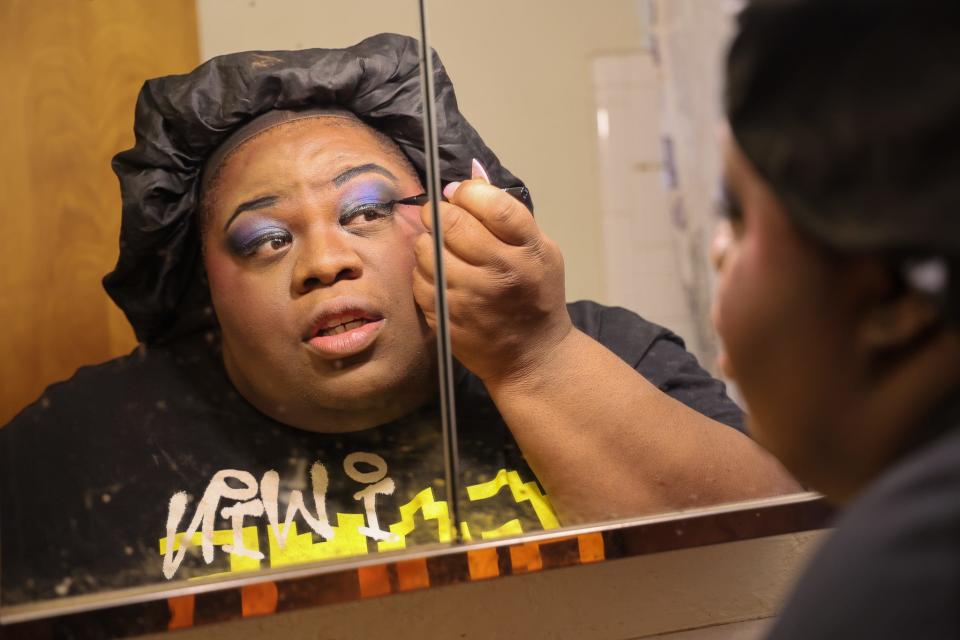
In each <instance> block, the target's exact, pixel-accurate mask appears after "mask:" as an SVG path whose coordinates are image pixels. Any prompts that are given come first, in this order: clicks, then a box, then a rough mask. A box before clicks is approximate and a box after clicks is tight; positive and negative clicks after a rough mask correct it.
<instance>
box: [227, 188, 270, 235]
mask: <svg viewBox="0 0 960 640" xmlns="http://www.w3.org/2000/svg"><path fill="white" fill-rule="evenodd" d="M279 199H280V198H278V197H277V196H263V197H262V198H254V199H253V200H247V201H246V202H242V203H241V204H240V205H239V206H238V207H237V208H236V209H234V210H233V214H232V215H231V216H230V219H229V220H227V224H225V225H223V230H224V231H226V230H227V228H228V227H229V226H230V223H231V222H233V220H234V218H236V217H237V216H238V215H240V214H241V213H243V212H244V211H256V210H257V209H266V208H267V207H272V206H273V205H275V204H276V203H277V200H279Z"/></svg>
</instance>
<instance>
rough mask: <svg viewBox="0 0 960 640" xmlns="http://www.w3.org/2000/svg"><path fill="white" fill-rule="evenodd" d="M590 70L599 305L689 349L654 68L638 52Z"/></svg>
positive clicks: (690, 332)
mask: <svg viewBox="0 0 960 640" xmlns="http://www.w3.org/2000/svg"><path fill="white" fill-rule="evenodd" d="M592 70H593V85H594V99H595V103H596V108H597V125H598V126H597V129H598V131H597V146H598V149H597V153H598V161H599V172H598V173H599V176H600V203H601V205H600V213H601V220H602V222H601V227H602V237H603V243H604V252H603V261H604V265H603V266H604V278H605V281H606V286H607V299H608V300H610V301H612V302H614V303H616V304H618V305H621V306H625V307H628V308H630V309H633V310H634V311H637V312H638V313H640V315H642V316H644V317H645V318H647V319H648V320H652V321H653V322H657V323H659V324H662V325H665V326H667V327H670V328H671V329H672V330H673V331H675V332H676V333H678V334H680V336H681V337H683V338H685V339H686V340H687V341H688V343H689V342H691V338H692V337H693V336H695V329H694V327H693V320H692V318H691V313H690V309H689V307H688V305H687V303H686V300H685V296H684V293H683V291H682V286H681V283H680V269H679V263H678V257H677V251H676V247H675V242H674V240H673V238H672V236H673V233H674V232H673V229H672V225H671V222H670V215H669V194H668V192H667V190H666V189H665V188H664V181H663V178H662V173H663V161H662V158H661V156H662V153H661V148H662V144H661V139H662V131H663V127H662V121H663V117H662V114H661V106H660V103H661V97H662V93H663V91H662V88H661V79H660V77H659V70H658V67H657V64H656V61H655V60H654V58H653V56H652V55H651V54H650V53H644V52H640V53H626V54H611V55H602V56H597V57H595V58H594V60H593V67H592ZM689 346H690V347H691V348H695V347H696V345H694V344H689Z"/></svg>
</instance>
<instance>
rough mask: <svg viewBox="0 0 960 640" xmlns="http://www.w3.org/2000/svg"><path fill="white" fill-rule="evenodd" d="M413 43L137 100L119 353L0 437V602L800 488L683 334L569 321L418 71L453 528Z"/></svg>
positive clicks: (558, 267)
mask: <svg viewBox="0 0 960 640" xmlns="http://www.w3.org/2000/svg"><path fill="white" fill-rule="evenodd" d="M416 47H417V45H416V42H415V41H412V40H410V39H409V38H404V37H400V36H391V35H382V36H376V37H373V38H370V39H368V40H366V41H364V42H362V43H360V44H359V45H356V46H355V47H352V48H349V49H344V50H311V51H301V52H270V53H242V54H235V55H230V56H224V57H221V58H217V59H214V60H213V61H211V62H209V63H206V64H204V65H202V66H201V67H200V68H199V69H197V70H195V71H194V72H193V73H191V74H188V75H184V76H172V77H168V78H161V79H158V80H153V81H150V82H148V83H147V84H146V85H145V87H144V89H143V91H142V93H141V96H140V100H139V101H138V107H137V118H136V125H135V126H136V132H137V144H136V146H135V147H134V148H133V149H131V150H129V151H126V152H123V153H121V154H119V155H118V156H117V157H116V158H115V160H114V168H115V170H116V172H117V174H118V176H119V177H120V180H121V188H122V192H123V203H124V209H123V214H124V219H123V226H122V230H121V253H120V258H119V261H118V264H117V267H116V269H115V270H114V271H113V272H112V273H111V274H109V275H108V276H107V277H106V278H105V281H104V284H105V287H106V289H107V291H108V293H110V295H111V296H112V297H113V299H114V300H115V301H116V302H117V303H118V304H119V305H120V306H121V308H123V309H124V311H125V312H126V313H127V316H128V318H129V319H130V321H131V324H132V325H133V326H134V329H135V331H136V332H137V335H138V337H139V338H140V340H141V342H142V346H141V347H140V348H139V349H138V350H137V351H135V352H134V353H132V354H130V355H129V356H126V357H124V358H120V359H118V360H115V361H111V362H108V363H105V364H103V365H98V366H95V367H86V368H83V369H81V370H80V371H78V372H77V374H76V375H75V376H74V377H72V378H71V379H70V380H68V381H66V382H63V383H60V384H57V385H54V386H52V387H50V388H49V389H48V390H47V391H46V392H45V393H44V395H43V396H42V397H41V399H40V400H39V401H38V402H37V403H35V404H34V405H32V406H31V407H29V408H27V409H26V410H25V411H24V412H22V413H21V414H20V415H19V416H18V417H17V418H16V419H15V420H14V421H13V423H11V424H10V425H8V426H7V427H5V428H4V429H3V430H2V431H0V445H2V451H0V454H2V469H3V471H2V473H3V480H4V483H3V496H2V498H3V503H2V514H3V531H2V547H0V551H2V553H3V572H4V575H3V577H4V580H3V589H4V592H3V596H4V601H5V602H7V603H17V602H25V601H28V600H30V599H35V598H45V597H53V596H54V595H70V594H77V593H84V592H89V591H96V590H98V589H103V588H108V587H117V586H131V585H136V584H142V583H144V582H153V581H161V580H164V579H174V578H186V577H195V576H205V575H210V574H212V573H223V572H242V571H249V570H254V569H257V568H262V567H268V566H271V567H278V566H285V565H289V564H294V563H298V562H306V561H310V560H320V559H329V558H335V557H343V556H349V555H356V554H363V553H372V552H377V551H385V550H396V549H402V548H406V547H410V546H413V545H416V544H420V543H424V542H437V541H440V542H445V541H449V540H451V539H452V538H453V534H452V530H453V529H454V528H455V529H456V531H457V533H458V534H459V537H460V538H462V539H467V540H470V539H474V540H479V539H489V538H495V537H499V536H504V535H512V534H516V533H521V532H524V531H530V530H536V529H542V528H553V527H556V526H559V525H561V524H565V523H574V522H583V521H587V520H597V519H608V518H611V517H623V516H630V515H637V514H640V513H649V512H651V511H664V510H674V509H680V508H684V507H690V506H696V505H703V504H709V503H716V502H724V501H731V500H736V499H739V498H750V497H756V496H760V495H767V494H771V493H782V492H785V491H789V490H792V489H794V488H795V485H794V484H793V482H792V480H790V479H789V478H788V477H787V476H786V475H785V473H784V472H783V471H782V469H781V468H780V467H779V465H778V464H777V463H776V462H775V461H774V460H773V459H772V457H770V456H769V455H768V454H766V453H765V452H764V451H762V450H761V449H760V448H759V447H757V446H756V445H754V444H753V443H752V441H751V440H750V439H748V438H747V437H746V436H744V435H743V434H742V433H741V432H740V431H739V430H738V429H737V428H731V427H739V426H740V419H741V415H740V412H739V410H738V409H737V407H736V406H735V405H734V404H733V403H732V402H731V401H730V400H729V399H728V398H727V397H726V395H725V393H724V391H723V385H722V384H721V383H720V382H718V381H716V380H714V379H712V378H711V377H710V376H709V375H708V374H707V373H706V372H705V371H703V370H702V369H701V368H700V367H699V366H697V364H696V361H695V360H694V358H693V357H692V356H691V355H690V354H689V353H687V352H686V351H685V350H684V349H683V346H682V342H681V341H680V340H679V339H678V338H677V337H676V336H674V335H673V334H671V333H669V332H668V331H667V330H665V329H663V328H661V327H657V326H656V325H652V324H650V323H648V322H646V321H644V320H642V319H641V318H639V317H638V316H636V315H635V314H632V313H630V312H628V311H626V310H623V309H616V308H609V307H603V306H601V305H598V304H595V303H589V302H581V303H576V304H572V305H569V307H568V306H567V305H566V304H565V300H564V291H563V265H562V259H561V257H560V253H559V251H558V250H557V248H556V246H555V245H554V244H553V243H552V242H551V241H550V240H549V239H548V238H546V237H545V236H543V234H542V233H541V232H540V231H539V229H538V227H537V225H536V223H535V222H534V218H533V217H532V216H531V214H530V210H529V209H528V208H527V206H526V205H525V204H524V203H522V202H521V201H519V200H516V199H514V198H513V197H512V196H510V195H508V194H506V193H504V192H503V191H501V190H500V189H499V188H498V187H507V186H517V185H519V184H520V182H519V181H518V180H517V179H516V178H515V177H514V176H513V175H512V174H510V173H509V172H507V171H506V170H505V169H504V168H503V167H502V166H501V165H500V163H499V161H498V160H497V158H496V156H494V155H493V153H492V152H491V151H490V150H489V149H488V148H487V147H486V146H485V145H484V144H483V142H482V140H481V139H480V138H479V136H478V135H477V134H476V132H475V131H474V130H473V129H472V128H471V127H470V126H469V125H468V124H467V123H466V121H465V120H464V119H463V117H462V116H461V115H460V113H459V111H458V110H457V108H456V102H455V99H454V98H453V93H452V88H451V87H450V84H449V80H448V79H447V77H446V75H445V73H443V71H442V67H441V66H439V63H438V72H437V74H436V77H437V81H438V95H439V96H440V98H439V100H438V112H439V113H440V115H441V120H440V131H441V134H440V149H441V158H442V163H441V173H442V178H443V181H444V183H448V184H447V185H446V192H447V193H448V194H449V197H450V200H451V202H450V203H445V204H444V205H443V207H442V209H443V212H442V215H443V220H444V225H445V227H446V228H445V232H446V242H447V251H448V252H449V254H448V255H447V256H446V260H447V264H448V265H449V281H448V285H449V295H450V312H451V320H452V325H453V329H452V336H451V337H452V341H453V349H454V354H455V356H456V358H457V359H458V360H459V362H460V363H462V367H460V369H459V372H458V375H457V392H458V397H457V400H458V405H457V410H458V424H459V429H460V440H461V458H462V465H463V468H462V470H461V472H462V485H463V495H462V496H461V497H462V500H463V505H464V506H463V513H464V514H465V515H464V517H463V518H462V522H459V523H453V522H450V513H449V509H448V508H447V505H446V502H445V498H444V486H443V450H442V440H441V434H440V432H439V428H438V425H439V409H438V407H437V404H436V394H437V386H436V362H435V358H436V349H435V340H436V338H435V335H434V328H435V325H436V323H435V318H434V311H433V304H434V302H433V291H434V290H433V287H432V283H431V280H432V278H433V275H432V266H431V265H432V259H431V256H430V253H429V242H428V236H427V234H426V231H427V229H426V227H425V224H426V223H425V221H427V220H428V217H427V216H426V212H425V210H423V209H421V208H419V207H417V206H411V205H403V204H396V203H395V201H397V200H401V199H404V198H407V197H410V196H415V195H418V194H421V193H422V192H423V190H424V187H423V182H424V178H423V175H424V164H423V162H424V161H423V157H424V156H423V148H422V142H419V140H421V139H422V135H421V131H422V129H421V124H420V111H421V110H420V107H419V96H420V87H419V75H418V74H419V72H418V68H417V61H418V56H417V48H416ZM491 182H492V183H494V184H495V185H496V187H495V186H493V185H492V184H490V183H491ZM527 204H529V203H527ZM427 226H428V225H427ZM718 421H719V422H718Z"/></svg>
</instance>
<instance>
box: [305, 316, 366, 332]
mask: <svg viewBox="0 0 960 640" xmlns="http://www.w3.org/2000/svg"><path fill="white" fill-rule="evenodd" d="M370 322H373V321H372V320H367V319H366V318H358V319H356V320H350V321H349V322H342V323H340V324H337V325H334V326H332V327H324V328H322V329H320V330H319V331H317V335H318V336H337V335H340V334H341V333H346V332H347V331H353V330H354V329H359V328H360V327H362V326H363V325H365V324H369V323H370Z"/></svg>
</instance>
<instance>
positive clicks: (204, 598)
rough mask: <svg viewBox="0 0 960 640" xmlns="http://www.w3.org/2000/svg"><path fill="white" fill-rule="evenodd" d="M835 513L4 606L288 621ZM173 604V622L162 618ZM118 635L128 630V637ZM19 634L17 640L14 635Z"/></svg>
mask: <svg viewBox="0 0 960 640" xmlns="http://www.w3.org/2000/svg"><path fill="white" fill-rule="evenodd" d="M834 513H835V511H834V509H833V508H832V507H831V506H830V505H829V504H828V503H827V502H826V501H825V499H824V498H823V497H822V496H820V495H819V494H816V493H801V494H792V495H789V496H782V497H776V498H768V499H763V500H753V501H748V502H737V503H730V504H727V505H720V506H715V507H707V508H702V509H695V510H689V511H680V512H673V513H664V514H657V515H652V516H646V517H641V518H633V519H629V520H620V521H614V522H606V523H600V524H596V525H590V526H585V527H569V528H563V529H555V530H552V531H549V532H545V533H540V534H526V535H524V536H521V537H517V538H505V539H500V540H495V541H486V542H471V543H468V544H461V545H454V546H446V545H437V547H435V548H427V547H423V548H421V550H419V551H418V552H411V551H409V550H408V551H404V552H392V553H383V554H375V555H370V556H363V557H361V558H350V559H345V560H343V561H342V562H330V561H325V562H324V561H321V562H318V563H311V564H305V565H302V566H297V567H292V568H283V569H264V570H259V571H257V572H256V573H251V574H250V576H248V577H241V578H235V577H226V578H223V579H218V580H207V581H204V582H202V583H200V582H192V581H179V582H178V583H176V584H174V585H163V586H160V587H157V586H153V587H139V588H132V589H123V590H117V591H111V592H109V593H105V594H94V595H86V596H74V597H67V598H63V599H62V600H53V601H46V602H43V603H33V604H26V605H16V606H12V607H0V625H3V626H2V628H0V631H2V632H3V635H4V637H11V638H19V637H23V638H33V637H46V636H48V635H49V634H50V633H51V632H53V631H54V630H55V629H62V628H64V627H66V628H69V629H71V630H74V631H77V632H78V633H79V632H82V631H84V630H88V631H90V630H98V629H104V628H110V629H111V632H115V633H117V634H118V635H117V636H116V637H128V636H133V635H140V634H144V633H157V632H164V631H172V630H176V629H183V628H191V627H198V626H203V625H209V624H214V623H220V622H228V621H232V620H240V619H243V618H250V617H257V616H265V615H273V614H279V613H287V612H291V611H297V610H302V609H309V608H314V607H322V606H325V605H331V604H338V603H345V602H351V601H357V600H363V599H367V598H372V597H380V596H386V595H390V594H394V593H403V592H409V591H415V590H420V589H430V588H434V587H443V586H449V585H455V584H464V583H470V582H476V581H481V580H491V579H499V578H503V577H507V576H515V575H523V574H529V573H536V572H540V571H547V570H552V569H559V568H564V567H575V566H579V565H586V564H593V563H597V562H607V561H611V560H619V559H624V558H631V557H635V556H642V555H649V554H653V553H661V552H665V551H675V550H679V549H689V548H694V547H701V546H707V545H714V544H722V543H725V542H735V541H741V540H751V539H755V538H764V537H769V536H777V535H782V534H787V533H798V532H802V531H812V530H817V529H823V528H826V527H828V526H829V523H830V521H831V520H832V518H833V515H834ZM164 601H166V605H167V610H168V616H167V617H166V619H165V620H163V619H160V620H158V619H157V618H156V611H157V607H158V605H162V604H163V603H164ZM118 626H119V627H120V628H118ZM7 634H9V636H8V635H7Z"/></svg>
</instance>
